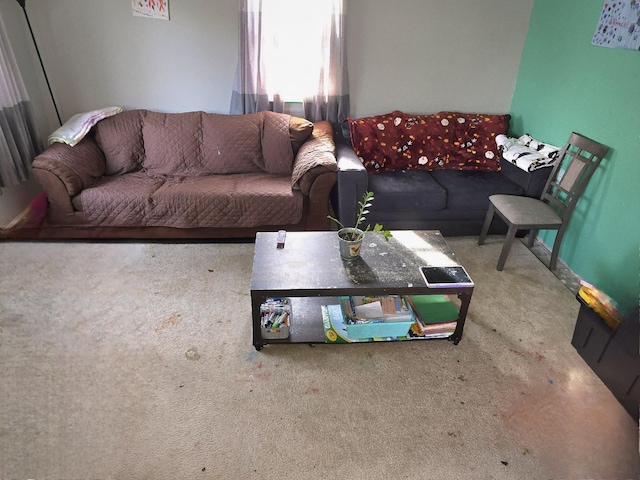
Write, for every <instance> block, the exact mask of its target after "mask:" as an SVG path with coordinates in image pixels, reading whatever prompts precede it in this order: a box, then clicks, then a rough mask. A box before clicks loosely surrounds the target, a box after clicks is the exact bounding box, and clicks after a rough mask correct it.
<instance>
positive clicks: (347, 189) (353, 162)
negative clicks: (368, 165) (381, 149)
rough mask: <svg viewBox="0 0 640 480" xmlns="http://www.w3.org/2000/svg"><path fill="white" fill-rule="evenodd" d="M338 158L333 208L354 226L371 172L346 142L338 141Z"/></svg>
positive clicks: (346, 223) (348, 223)
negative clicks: (359, 203)
mask: <svg viewBox="0 0 640 480" xmlns="http://www.w3.org/2000/svg"><path fill="white" fill-rule="evenodd" d="M336 158H337V161H338V181H337V183H336V186H335V188H334V190H333V194H332V200H333V209H334V213H335V214H336V215H337V217H338V220H340V221H341V222H342V223H343V224H344V225H346V226H352V225H354V224H355V221H356V216H357V214H358V202H359V201H360V200H362V196H363V195H364V193H365V192H366V191H367V189H368V185H369V173H368V172H367V170H366V169H365V168H364V165H362V162H361V161H360V159H359V158H358V156H357V155H356V153H355V152H354V151H353V148H351V146H349V145H348V144H346V143H344V142H336ZM374 193H375V192H374Z"/></svg>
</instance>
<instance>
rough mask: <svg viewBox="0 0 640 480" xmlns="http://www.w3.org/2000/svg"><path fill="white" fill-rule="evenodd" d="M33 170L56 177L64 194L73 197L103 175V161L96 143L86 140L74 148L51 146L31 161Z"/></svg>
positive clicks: (90, 139)
mask: <svg viewBox="0 0 640 480" xmlns="http://www.w3.org/2000/svg"><path fill="white" fill-rule="evenodd" d="M32 168H33V170H44V171H46V172H48V173H50V174H52V175H54V176H56V177H58V179H60V181H61V182H62V183H63V184H64V186H65V188H66V190H67V194H68V195H69V196H70V197H73V196H74V195H77V194H78V193H80V192H81V191H82V190H83V189H84V188H87V187H89V186H90V185H92V184H93V183H94V182H95V181H96V179H98V178H100V177H102V176H103V175H104V173H105V158H104V154H103V153H102V150H100V148H99V147H98V145H97V143H96V142H95V140H94V139H93V138H92V137H85V138H84V139H82V141H81V142H80V143H78V144H77V145H76V146H75V147H71V146H69V145H66V144H64V143H54V144H52V145H50V146H49V147H47V148H46V149H45V150H44V152H42V153H41V154H40V155H38V156H37V157H36V158H35V159H34V160H33V164H32ZM37 178H38V177H36V179H37ZM42 187H43V188H44V187H46V186H45V185H42ZM45 191H46V189H45ZM47 193H49V192H47Z"/></svg>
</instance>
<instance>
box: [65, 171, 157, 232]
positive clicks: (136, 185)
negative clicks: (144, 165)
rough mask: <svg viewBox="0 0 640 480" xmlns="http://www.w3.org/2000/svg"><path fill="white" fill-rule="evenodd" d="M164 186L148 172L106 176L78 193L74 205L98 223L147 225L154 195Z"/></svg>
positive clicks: (130, 225) (124, 225) (105, 224)
mask: <svg viewBox="0 0 640 480" xmlns="http://www.w3.org/2000/svg"><path fill="white" fill-rule="evenodd" d="M161 186H162V180H160V179H155V178H151V177H149V176H148V175H146V174H145V173H144V172H133V173H127V174H122V175H111V176H105V177H102V178H101V179H100V180H98V181H97V182H96V183H95V184H93V185H92V186H91V187H90V188H85V189H84V190H82V192H80V194H79V195H77V196H75V197H74V198H73V206H74V207H75V208H76V209H77V210H79V211H81V212H83V213H84V214H85V215H86V217H87V218H88V219H89V220H90V221H91V222H93V223H95V224H98V225H104V226H120V227H137V226H145V218H146V217H147V215H149V212H150V211H151V208H152V204H151V202H150V199H151V196H152V195H153V193H154V192H155V191H156V190H158V189H159V188H160V187H161Z"/></svg>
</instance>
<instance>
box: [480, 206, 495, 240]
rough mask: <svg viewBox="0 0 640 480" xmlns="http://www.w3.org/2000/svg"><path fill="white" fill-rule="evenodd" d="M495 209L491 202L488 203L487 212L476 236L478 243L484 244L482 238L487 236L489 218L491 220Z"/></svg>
mask: <svg viewBox="0 0 640 480" xmlns="http://www.w3.org/2000/svg"><path fill="white" fill-rule="evenodd" d="M495 211H496V209H495V208H494V206H493V204H492V203H490V204H489V209H488V210H487V214H486V215H485V217H484V223H483V224H482V230H480V236H479V237H478V245H484V240H485V238H487V232H488V231H489V226H490V225H491V220H493V214H494V212H495Z"/></svg>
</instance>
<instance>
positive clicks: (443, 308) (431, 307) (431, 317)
mask: <svg viewBox="0 0 640 480" xmlns="http://www.w3.org/2000/svg"><path fill="white" fill-rule="evenodd" d="M405 298H406V299H407V303H409V306H410V307H411V309H412V310H413V313H414V315H415V317H416V319H417V320H418V321H419V322H421V323H422V324H424V325H431V324H434V323H445V322H455V321H456V320H458V309H457V308H456V306H455V305H454V304H453V302H451V300H449V297H448V296H447V295H407V296H406V297H405Z"/></svg>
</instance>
